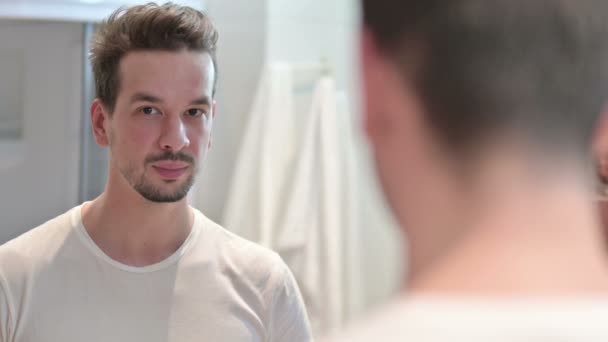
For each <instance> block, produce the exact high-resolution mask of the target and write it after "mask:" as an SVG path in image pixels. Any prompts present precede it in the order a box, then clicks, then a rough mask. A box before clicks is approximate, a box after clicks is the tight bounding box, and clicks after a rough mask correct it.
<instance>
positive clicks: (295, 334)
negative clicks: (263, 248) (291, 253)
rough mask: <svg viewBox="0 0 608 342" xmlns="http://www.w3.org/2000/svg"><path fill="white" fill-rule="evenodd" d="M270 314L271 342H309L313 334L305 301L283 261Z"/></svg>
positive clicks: (279, 266)
mask: <svg viewBox="0 0 608 342" xmlns="http://www.w3.org/2000/svg"><path fill="white" fill-rule="evenodd" d="M277 268H278V269H277V273H278V274H277V278H276V279H277V283H276V286H275V289H274V291H273V300H272V307H271V312H270V325H269V327H270V331H269V333H268V336H269V339H268V341H269V342H283V341H290V342H309V341H312V340H313V338H312V332H311V329H310V323H309V321H308V315H307V313H306V307H305V306H304V300H303V299H302V295H301V294H300V290H299V288H298V285H297V283H296V281H295V279H294V277H293V275H292V274H291V271H290V270H289V268H288V267H287V265H285V263H284V262H283V261H282V260H281V261H280V262H279V263H278V265H277Z"/></svg>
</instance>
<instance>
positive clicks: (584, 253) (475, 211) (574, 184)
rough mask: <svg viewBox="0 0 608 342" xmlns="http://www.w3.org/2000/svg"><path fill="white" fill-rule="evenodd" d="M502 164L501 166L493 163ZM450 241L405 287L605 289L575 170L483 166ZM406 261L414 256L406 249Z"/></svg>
mask: <svg viewBox="0 0 608 342" xmlns="http://www.w3.org/2000/svg"><path fill="white" fill-rule="evenodd" d="M499 166H504V165H499ZM490 171H491V172H494V171H495V174H494V175H496V176H497V177H492V174H491V173H490V174H489V176H488V177H487V178H485V179H483V178H482V179H483V183H481V186H480V187H479V189H480V190H481V191H479V192H477V193H476V194H475V195H474V196H472V197H468V198H463V201H464V202H467V203H469V204H470V206H469V207H468V208H467V209H466V210H467V211H468V212H469V213H471V214H470V215H469V218H468V219H466V220H465V221H464V222H466V224H465V227H462V228H456V229H461V231H460V232H459V234H454V235H453V236H457V239H453V240H452V242H451V244H450V245H449V248H447V249H444V250H443V251H440V252H437V253H435V255H436V258H435V260H433V261H432V262H430V263H427V264H426V266H425V267H424V268H420V269H419V272H417V273H416V274H414V276H413V277H412V278H411V282H410V283H409V290H412V291H418V292H442V293H447V294H469V295H510V294H513V295H524V296H525V295H563V294H581V293H593V292H602V293H604V294H606V293H608V265H607V261H608V259H607V257H608V256H607V255H606V251H605V245H604V238H603V236H602V229H601V224H600V220H599V216H598V213H597V208H596V207H595V205H594V203H593V196H592V194H591V192H590V190H589V188H588V187H587V186H586V185H585V184H583V183H582V182H581V179H584V178H583V177H581V175H580V174H577V173H576V172H572V173H570V172H568V171H567V170H559V171H557V170H556V171H555V172H554V174H553V175H547V176H546V177H544V178H538V177H535V176H530V174H527V173H526V172H520V171H522V170H517V169H513V170H508V169H506V170H505V169H504V168H503V169H499V170H490ZM413 258H414V260H413V262H417V260H416V259H415V258H416V256H415V255H414V256H413Z"/></svg>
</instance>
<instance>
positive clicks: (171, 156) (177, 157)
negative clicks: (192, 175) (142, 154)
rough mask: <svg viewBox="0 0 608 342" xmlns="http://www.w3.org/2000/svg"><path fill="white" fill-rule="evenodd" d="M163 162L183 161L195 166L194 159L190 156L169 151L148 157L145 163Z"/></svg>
mask: <svg viewBox="0 0 608 342" xmlns="http://www.w3.org/2000/svg"><path fill="white" fill-rule="evenodd" d="M163 160H170V161H183V162H186V163H189V164H191V165H194V157H192V156H191V155H188V154H186V153H184V152H177V153H172V152H169V151H167V152H164V153H162V154H157V155H151V156H148V157H146V160H145V163H146V164H150V163H155V162H158V161H163Z"/></svg>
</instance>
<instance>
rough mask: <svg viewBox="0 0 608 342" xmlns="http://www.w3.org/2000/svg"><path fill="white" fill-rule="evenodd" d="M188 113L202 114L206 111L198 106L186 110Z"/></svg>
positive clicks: (193, 114) (190, 114) (191, 114)
mask: <svg viewBox="0 0 608 342" xmlns="http://www.w3.org/2000/svg"><path fill="white" fill-rule="evenodd" d="M186 114H188V116H201V115H203V114H204V112H203V111H202V110H200V109H198V108H191V109H188V110H187V111H186Z"/></svg>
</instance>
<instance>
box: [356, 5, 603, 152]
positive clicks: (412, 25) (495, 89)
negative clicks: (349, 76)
mask: <svg viewBox="0 0 608 342" xmlns="http://www.w3.org/2000/svg"><path fill="white" fill-rule="evenodd" d="M363 20H364V24H365V26H366V28H367V29H368V30H369V31H370V32H371V34H372V36H373V37H375V40H376V41H377V42H378V45H379V47H380V49H381V51H382V53H384V54H386V55H388V56H390V57H391V59H392V60H394V61H395V62H396V64H397V65H399V66H400V69H402V71H403V74H404V75H405V74H406V73H409V75H411V74H412V72H413V76H412V78H411V81H413V82H414V87H415V89H416V92H417V93H418V95H419V96H420V98H421V99H422V103H423V105H424V107H425V111H426V112H425V115H426V116H425V120H426V121H427V123H428V124H429V125H430V127H431V128H432V129H433V131H434V133H435V134H436V135H437V137H438V138H439V139H440V140H441V141H442V145H443V146H444V148H448V149H450V152H453V153H456V154H461V153H466V152H467V151H471V150H473V149H475V148H476V147H479V146H483V143H485V142H487V141H490V140H491V139H492V137H495V136H497V135H500V134H505V133H510V132H517V133H518V134H521V133H522V132H523V133H524V134H523V135H522V136H523V137H525V138H526V139H530V141H529V142H532V143H534V144H535V146H537V147H540V148H541V150H543V151H547V152H557V153H570V152H576V153H585V152H586V151H588V149H589V144H590V140H591V137H592V133H593V128H594V125H595V124H596V121H597V119H598V117H599V114H600V113H601V111H602V109H603V106H604V104H605V103H604V100H605V99H606V95H607V92H608V54H607V45H608V29H607V27H608V1H605V0H447V1H446V0H363ZM412 66H415V67H414V70H411V69H412ZM566 150H567V151H568V152H565V151H566ZM583 157H585V156H583Z"/></svg>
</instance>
